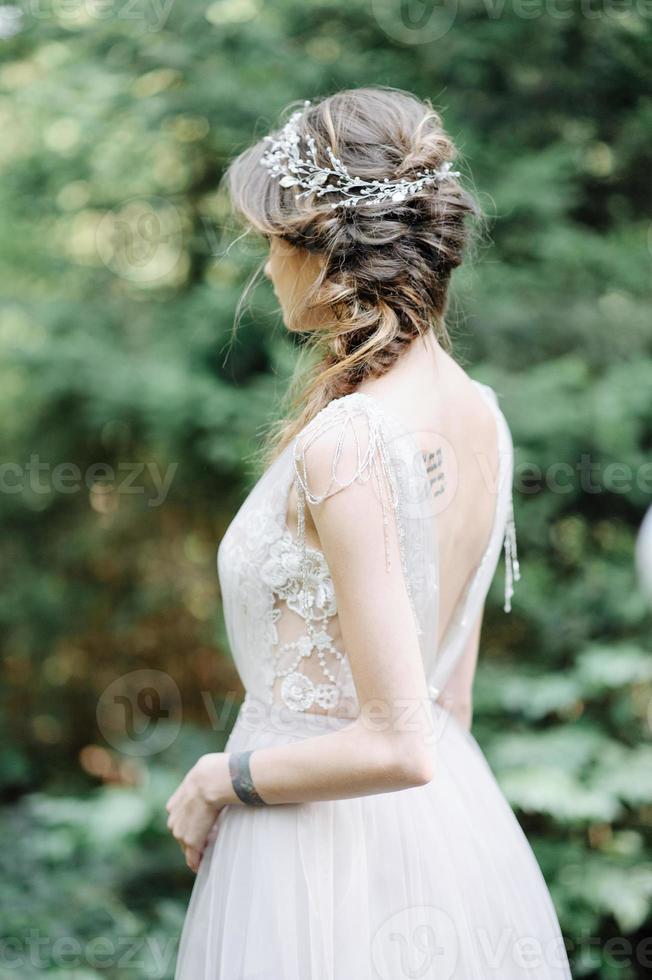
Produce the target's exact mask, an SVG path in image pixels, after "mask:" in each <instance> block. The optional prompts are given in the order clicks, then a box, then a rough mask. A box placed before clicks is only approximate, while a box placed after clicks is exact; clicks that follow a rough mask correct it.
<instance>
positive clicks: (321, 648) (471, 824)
mask: <svg viewBox="0 0 652 980" xmlns="http://www.w3.org/2000/svg"><path fill="white" fill-rule="evenodd" d="M474 383H475V384H476V385H477V386H478V389H479V391H480V392H481V393H482V395H483V396H484V397H485V398H486V400H487V402H488V404H489V405H490V406H491V409H492V411H493V413H494V417H495V421H496V425H497V430H498V435H499V443H498V446H499V459H500V480H499V485H498V489H497V493H496V500H497V505H496V509H495V514H494V521H493V529H492V532H491V535H490V537H489V540H488V543H487V546H486V550H485V552H484V554H483V557H482V560H481V561H480V562H479V564H478V566H477V568H476V570H475V571H474V573H473V575H472V576H471V577H470V580H469V581H468V582H467V585H466V587H465V588H464V590H463V594H462V595H461V596H460V597H459V599H458V601H457V603H456V606H455V613H454V615H453V617H452V620H451V621H450V624H449V625H448V627H447V628H446V631H445V634H444V637H443V639H442V640H440V642H439V643H437V636H438V609H439V593H440V590H442V589H443V588H444V587H445V582H444V581H441V580H440V570H439V567H438V559H437V516H436V512H435V509H434V508H433V497H432V493H431V492H429V487H428V474H427V472H426V466H425V464H424V462H423V458H422V455H421V451H420V449H419V447H418V445H417V443H416V440H415V438H414V437H413V436H412V435H411V434H410V433H409V432H408V431H407V430H406V429H405V427H404V425H403V423H402V422H401V421H399V420H398V419H397V418H396V417H395V416H394V415H392V414H391V413H390V412H388V411H387V410H386V408H385V407H384V405H383V403H382V402H381V401H379V400H378V399H376V398H375V397H373V396H370V395H368V394H366V393H364V392H359V391H357V392H353V393H351V394H349V395H345V396H343V397H341V398H336V399H334V400H333V401H331V402H330V403H328V404H327V405H326V406H325V408H323V409H322V410H321V412H319V413H318V414H317V415H316V416H315V418H313V419H312V420H311V422H309V423H308V425H307V426H306V427H304V429H303V430H302V432H301V433H300V434H299V436H298V437H297V439H295V440H294V442H291V443H289V444H288V446H286V447H285V449H284V450H283V451H282V452H281V453H280V454H279V455H278V456H277V457H276V459H275V460H274V462H273V463H272V464H271V466H270V467H268V469H267V470H266V471H265V473H264V474H263V475H262V477H261V478H260V479H259V481H258V482H257V484H256V485H255V486H254V488H253V490H252V491H251V492H250V494H249V496H248V497H247V499H246V500H245V502H244V503H243V505H242V506H241V508H240V510H239V511H238V513H237V514H236V516H235V518H234V519H233V521H232V522H231V524H230V526H229V528H228V530H227V532H226V534H225V536H224V538H223V539H222V541H221V543H220V546H219V549H218V572H219V579H220V585H221V591H222V597H223V603H224V615H225V622H226V628H227V634H228V639H229V643H230V646H231V650H232V653H233V657H234V659H235V663H236V666H237V669H238V671H239V673H240V676H241V678H242V680H243V683H244V686H245V689H246V692H247V693H246V697H245V700H244V702H243V704H242V707H241V709H240V711H239V714H238V717H237V720H236V723H235V726H234V728H233V730H232V732H231V734H230V737H229V739H228V743H227V746H226V750H227V751H241V750H244V749H257V748H260V747H267V746H273V745H278V744H283V743H287V742H290V741H294V740H299V739H303V738H309V737H311V736H315V735H321V734H324V733H326V732H328V731H333V730H335V729H336V728H338V727H341V726H343V725H347V724H350V723H351V718H352V717H354V716H355V713H356V709H357V701H356V691H355V686H354V684H353V679H352V676H351V670H350V666H349V662H348V658H347V655H346V651H345V649H344V648H343V641H342V637H341V633H340V631H339V627H338V622H337V597H336V595H335V590H334V586H333V582H332V580H331V577H330V574H329V568H328V565H327V563H326V559H325V557H324V555H323V553H322V552H321V551H319V550H318V549H316V548H312V547H310V546H309V545H308V544H307V543H306V534H305V506H306V501H307V500H308V501H311V502H312V501H317V500H321V499H324V497H325V496H328V495H329V494H330V493H338V492H346V489H347V487H349V486H351V485H352V484H353V482H354V481H356V482H357V483H358V484H359V485H361V486H364V487H366V488H367V490H366V492H368V494H369V512H370V513H373V514H378V513H382V521H381V522H379V524H378V533H379V534H380V535H383V534H384V535H385V536H387V534H388V531H391V532H394V531H395V532H396V540H397V541H398V544H399V552H400V566H401V568H402V574H403V577H404V582H405V589H406V593H407V595H408V597H409V606H410V609H411V612H412V614H413V616H414V627H415V628H416V633H417V635H418V639H419V646H420V650H421V654H422V658H423V665H424V670H425V674H426V678H427V680H428V684H429V688H428V690H429V694H430V696H431V699H432V701H431V708H432V712H433V722H434V725H435V727H436V729H437V734H438V737H437V743H436V754H435V760H434V777H433V779H432V781H431V782H429V783H427V784H425V785H422V786H417V787H414V788H411V789H407V790H401V791H396V792H389V793H381V794H376V795H371V796H363V797H358V798H353V799H344V800H337V801H327V802H315V803H302V804H283V805H273V806H268V807H260V808H258V807H245V806H227V807H225V808H224V809H223V810H222V811H221V812H220V814H219V816H218V818H217V820H216V822H215V825H214V827H213V830H212V832H211V835H210V837H209V843H208V844H207V847H206V850H205V852H204V856H203V858H202V861H201V865H200V868H199V871H198V874H197V877H196V880H195V884H194V888H193V893H192V896H191V900H190V904H189V907H188V911H187V914H186V919H185V923H184V927H183V932H182V936H181V942H180V948H179V954H178V959H177V969H176V980H209V978H210V980H402V978H423V980H451V978H452V980H471V978H473V980H490V978H497V980H498V978H499V980H524V978H532V980H535V978H536V980H544V978H545V980H551V978H554V980H561V978H569V977H570V976H571V974H570V970H569V966H568V960H567V956H566V952H565V949H564V944H563V941H562V937H561V933H560V929H559V924H558V921H557V917H556V913H555V910H554V907H553V904H552V901H551V898H550V895H549V892H548V889H547V887H546V883H545V881H544V879H543V876H542V874H541V871H540V868H539V866H538V864H537V862H536V859H535V857H534V854H533V852H532V850H531V848H530V846H529V844H528V842H527V840H526V838H525V836H524V834H523V832H522V830H521V828H520V825H519V824H518V822H517V820H516V818H515V816H514V814H513V812H512V810H511V809H510V806H509V804H508V803H507V801H506V799H505V797H504V796H503V794H502V792H501V790H500V788H499V786H498V784H497V782H496V780H495V778H494V776H493V774H492V772H491V770H490V768H489V765H488V763H487V761H486V759H485V757H484V755H483V753H482V751H481V749H480V748H479V746H478V744H477V742H476V741H475V739H474V737H473V736H472V735H471V734H470V733H469V732H468V731H467V729H466V728H464V727H463V725H462V724H461V723H460V722H458V721H457V720H456V718H455V717H454V716H453V715H452V714H450V713H449V712H448V711H447V710H446V708H445V707H443V706H442V705H441V704H440V703H438V701H437V698H438V696H439V694H440V692H442V691H443V689H444V687H445V684H446V681H447V679H448V678H449V677H450V676H451V673H452V671H453V669H454V667H455V665H456V663H457V661H458V659H459V657H460V656H461V654H462V652H463V651H464V649H465V646H466V644H467V642H468V640H469V636H470V633H471V631H472V629H473V627H474V624H475V621H476V619H477V617H478V615H479V614H480V611H481V609H482V606H483V603H484V600H485V598H486V594H487V590H488V588H489V585H490V583H491V580H492V578H493V575H494V572H495V569H496V565H497V563H498V560H499V558H500V554H501V550H502V548H503V547H504V551H505V565H506V592H505V608H506V610H509V608H510V605H509V604H510V597H511V594H512V591H513V585H512V579H513V577H514V576H518V562H517V559H516V547H515V544H516V543H515V534H514V522H513V511H512V489H511V488H512V474H513V448H512V440H511V434H510V431H509V429H508V426H507V423H506V421H505V418H504V416H503V414H502V412H501V410H500V408H499V405H498V400H497V397H496V395H495V393H494V391H493V389H492V388H490V387H489V386H487V385H483V384H480V383H479V382H474ZM319 440H326V443H325V444H326V445H327V446H328V447H332V450H333V456H332V459H333V465H332V480H331V483H330V484H329V486H328V487H321V488H316V487H312V486H311V485H310V480H309V479H308V476H307V473H308V469H307V467H306V458H307V456H306V454H308V455H309V453H310V447H311V446H313V445H315V443H316V441H319ZM347 445H348V447H349V450H350V447H351V445H355V447H356V453H357V454H356V456H355V459H356V465H355V467H354V469H353V471H351V468H350V467H348V472H344V467H343V464H342V462H341V459H340V454H341V453H342V450H343V447H345V446H347ZM348 458H349V460H350V458H351V457H350V453H349V457H348ZM293 485H294V486H296V490H297V502H298V504H297V506H298V524H297V533H296V534H294V533H293V532H292V531H291V529H290V527H289V525H288V517H287V506H288V499H289V494H290V490H291V488H292V486H293ZM379 504H380V507H379V506H378V505H379ZM387 557H388V562H389V561H391V555H390V554H389V552H388V556H387Z"/></svg>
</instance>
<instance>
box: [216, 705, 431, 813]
mask: <svg viewBox="0 0 652 980" xmlns="http://www.w3.org/2000/svg"><path fill="white" fill-rule="evenodd" d="M211 758H213V757H211V756H208V757H207V759H211ZM222 758H223V759H226V763H227V765H226V768H227V769H228V756H226V757H222ZM433 762H434V741H433V739H432V735H431V736H430V737H428V736H426V735H424V734H423V733H422V732H414V731H410V732H397V731H394V730H388V731H374V730H372V729H371V728H370V726H369V725H368V723H366V722H365V721H362V720H360V719H357V720H356V721H354V722H352V723H351V724H350V725H347V726H346V728H341V729H339V730H338V731H334V732H329V733H328V734H325V735H318V736H314V737H309V738H306V739H302V740H301V741H299V742H293V743H288V744H285V745H276V746H270V747H268V748H260V749H256V750H255V751H254V753H253V754H252V756H251V758H250V771H251V776H252V779H253V782H254V785H255V787H256V790H257V791H258V793H259V795H260V796H261V797H262V799H263V800H264V801H265V803H268V804H276V803H304V802H311V801H317V800H335V799H346V798H350V797H355V796H368V795H370V794H374V793H387V792H391V791H395V790H400V789H408V788H410V787H413V786H420V785H423V784H424V783H427V782H429V781H430V780H431V779H432V777H433ZM224 768H225V765H224V763H223V764H222V767H221V769H220V768H219V764H218V765H217V767H216V768H213V770H212V772H211V766H210V765H208V764H207V766H206V773H205V777H204V781H205V787H204V792H205V795H206V797H207V799H209V800H211V802H213V803H214V804H215V805H217V806H224V805H225V804H231V803H236V804H237V803H240V800H239V799H238V797H237V795H236V794H235V792H234V790H233V787H232V786H231V785H230V782H229V783H228V784H227V783H226V782H225V780H224ZM211 781H212V785H211Z"/></svg>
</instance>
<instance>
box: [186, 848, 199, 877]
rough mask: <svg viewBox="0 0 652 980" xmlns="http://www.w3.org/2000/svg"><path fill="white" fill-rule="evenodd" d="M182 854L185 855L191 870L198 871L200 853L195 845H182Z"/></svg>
mask: <svg viewBox="0 0 652 980" xmlns="http://www.w3.org/2000/svg"><path fill="white" fill-rule="evenodd" d="M184 854H185V856H186V864H187V865H188V867H189V868H190V870H191V871H194V872H195V874H197V872H198V871H199V862H200V861H201V854H200V852H199V851H198V850H197V848H196V847H187V846H186V847H184Z"/></svg>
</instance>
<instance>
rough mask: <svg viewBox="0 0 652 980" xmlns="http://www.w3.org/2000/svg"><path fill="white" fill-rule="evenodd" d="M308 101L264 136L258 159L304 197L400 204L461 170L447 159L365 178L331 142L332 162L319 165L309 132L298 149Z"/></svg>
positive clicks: (353, 203) (352, 203)
mask: <svg viewBox="0 0 652 980" xmlns="http://www.w3.org/2000/svg"><path fill="white" fill-rule="evenodd" d="M309 105H310V101H309V100H308V101H306V102H304V106H303V109H298V110H297V111H296V112H293V113H292V115H291V116H290V118H289V119H288V121H287V123H286V124H285V126H284V127H283V129H282V130H281V132H280V133H279V135H278V136H266V137H265V140H266V141H267V142H269V144H270V146H269V149H268V150H266V151H265V153H264V154H263V156H262V158H261V161H260V162H261V164H262V166H264V167H267V169H268V170H269V172H270V174H271V175H272V176H273V177H278V178H279V183H280V185H281V187H296V188H302V190H301V191H300V192H299V193H298V194H297V197H306V196H307V195H308V194H316V195H317V197H323V196H324V195H325V194H341V195H342V200H341V201H335V202H334V203H332V204H331V207H332V208H340V207H343V208H345V207H355V206H356V205H358V204H366V203H367V202H373V203H382V202H384V201H392V202H393V203H396V204H399V203H400V202H401V201H405V200H406V199H407V198H408V197H410V196H411V195H412V194H416V193H417V191H420V190H421V188H422V187H425V186H426V185H428V184H435V183H437V182H438V181H440V180H445V179H446V178H447V177H459V176H460V172H459V171H458V170H451V169H450V168H451V164H450V162H449V161H446V162H445V163H443V164H442V166H441V167H440V168H439V169H437V170H418V171H417V172H416V176H415V177H413V178H412V179H410V180H408V179H407V178H400V179H398V180H390V179H389V177H385V178H384V179H383V180H365V179H364V178H362V177H356V176H355V175H353V174H350V173H349V171H348V170H347V169H346V167H345V166H344V164H343V163H342V161H341V160H340V159H338V157H336V156H335V154H334V153H333V150H332V148H331V147H330V146H329V147H327V150H326V152H327V153H328V157H329V160H330V162H331V166H330V167H321V166H319V164H318V163H317V147H316V144H315V140H314V138H313V137H312V136H306V137H305V141H306V143H307V144H308V151H307V153H306V156H305V157H302V156H301V151H300V149H299V142H300V138H301V137H300V136H299V127H298V122H299V119H300V118H301V116H302V115H303V113H304V110H305V109H307V108H308V106H309Z"/></svg>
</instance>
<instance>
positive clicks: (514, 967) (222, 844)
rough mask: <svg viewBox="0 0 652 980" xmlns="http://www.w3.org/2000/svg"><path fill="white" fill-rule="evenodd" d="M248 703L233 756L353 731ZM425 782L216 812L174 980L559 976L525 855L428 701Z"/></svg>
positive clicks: (470, 748)
mask: <svg viewBox="0 0 652 980" xmlns="http://www.w3.org/2000/svg"><path fill="white" fill-rule="evenodd" d="M251 705H252V702H251V701H248V700H247V699H246V700H245V703H244V705H243V707H242V708H241V710H240V713H239V715H238V720H237V722H236V724H235V727H234V728H233V731H232V732H231V735H230V738H229V742H228V744H227V749H228V750H233V751H241V750H243V749H255V748H262V747H266V746H270V745H278V744H282V743H284V742H289V741H293V740H296V739H300V738H306V737H310V736H311V735H317V734H324V733H325V732H327V731H329V730H331V729H332V728H333V727H337V726H338V725H342V724H347V722H343V721H341V720H335V719H332V718H327V717H324V716H316V715H312V716H308V715H305V714H294V713H292V717H291V718H289V719H288V715H289V714H290V713H289V712H285V714H284V715H283V716H282V720H281V719H280V716H278V717H275V716H274V715H273V713H272V711H269V712H267V713H265V711H262V710H261V708H260V705H259V704H256V705H255V709H254V710H253V711H251V710H249V708H250V707H251ZM433 711H434V712H435V715H436V717H435V722H436V726H437V731H438V733H439V737H438V739H437V743H436V748H435V749H433V751H435V776H434V778H433V780H432V782H430V783H428V784H426V785H425V786H418V787H415V788H413V789H408V790H401V791H400V792H392V793H383V794H379V795H375V796H366V797H360V798H356V799H350V800H337V801H332V802H330V801H329V802H318V803H302V804H286V805H276V806H269V807H260V808H259V807H243V806H233V807H225V808H224V809H223V810H222V811H221V813H220V814H219V816H218V818H217V820H216V823H215V826H214V828H213V831H212V832H211V835H210V838H209V844H208V845H207V848H206V850H205V852H204V856H203V858H202V862H201V865H200V868H199V872H198V874H197V877H196V880H195V884H194V888H193V892H192V896H191V899H190V904H189V907H188V911H187V914H186V919H185V923H184V927H183V932H182V936H181V942H180V947H179V954H178V959H177V969H176V974H175V980H403V978H405V980H407V978H412V980H414V978H419V980H453V978H454V980H471V978H473V980H489V978H496V980H498V978H500V980H525V978H527V980H544V978H545V980H553V978H554V980H561V978H570V976H571V973H570V970H569V966H568V960H567V956H566V952H565V948H564V943H563V940H562V936H561V933H560V929H559V924H558V921H557V916H556V913H555V910H554V907H553V905H552V901H551V898H550V895H549V892H548V889H547V886H546V883H545V881H544V879H543V876H542V874H541V870H540V868H539V866H538V864H537V862H536V859H535V857H534V854H533V853H532V850H531V848H530V846H529V844H528V842H527V839H526V838H525V836H524V834H523V832H522V830H521V828H520V825H519V824H518V822H517V820H516V818H515V816H514V814H513V812H512V810H511V808H510V806H509V804H508V803H507V801H506V799H505V797H504V796H503V794H502V791H501V790H500V788H499V786H498V784H497V783H496V780H495V778H494V776H493V774H492V772H491V770H490V769H489V766H488V764H487V761H486V759H485V757H484V755H483V754H482V751H481V750H480V748H479V746H478V744H477V742H476V741H475V739H474V738H473V736H472V735H471V734H470V733H469V732H467V731H466V730H465V729H464V728H463V727H462V726H461V725H460V724H459V723H458V722H457V721H456V719H455V718H453V717H452V716H451V715H449V714H448V712H447V711H446V710H445V709H444V708H442V707H441V706H440V705H438V704H433Z"/></svg>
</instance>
